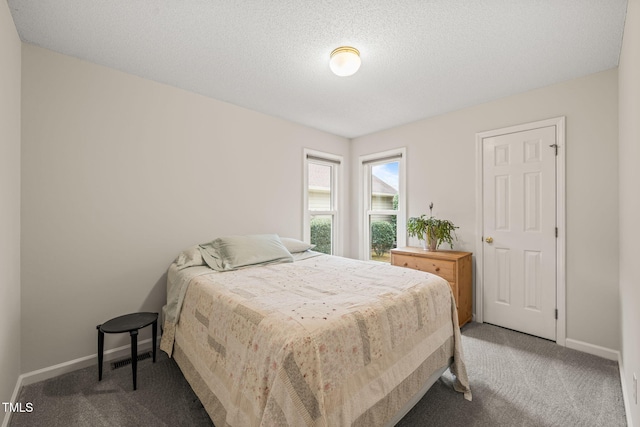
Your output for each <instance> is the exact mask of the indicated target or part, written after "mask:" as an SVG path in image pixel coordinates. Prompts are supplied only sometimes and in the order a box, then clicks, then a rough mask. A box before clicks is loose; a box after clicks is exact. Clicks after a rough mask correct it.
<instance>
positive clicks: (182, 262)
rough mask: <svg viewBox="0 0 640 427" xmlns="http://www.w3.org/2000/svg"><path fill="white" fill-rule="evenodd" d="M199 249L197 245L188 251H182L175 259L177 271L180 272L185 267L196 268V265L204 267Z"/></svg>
mask: <svg viewBox="0 0 640 427" xmlns="http://www.w3.org/2000/svg"><path fill="white" fill-rule="evenodd" d="M199 249H200V247H199V246H198V245H195V246H192V247H190V248H189V249H186V250H184V251H182V253H181V254H180V255H178V258H176V261H175V263H176V267H178V270H182V269H183V268H187V267H196V266H198V265H205V264H204V260H203V259H202V254H200V250H199Z"/></svg>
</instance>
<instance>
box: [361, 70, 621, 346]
mask: <svg viewBox="0 0 640 427" xmlns="http://www.w3.org/2000/svg"><path fill="white" fill-rule="evenodd" d="M617 83H618V82H617V70H615V69H614V70H609V71H605V72H602V73H598V74H594V75H590V76H587V77H583V78H580V79H575V80H571V81H567V82H564V83H561V84H556V85H553V86H549V87H545V88H542V89H538V90H534V91H530V92H526V93H523V94H519V95H515V96H511V97H508V98H504V99H501V100H497V101H494V102H490V103H486V104H482V105H478V106H475V107H471V108H466V109H463V110H460V111H455V112H452V113H449V114H444V115H441V116H438V117H433V118H429V119H425V120H421V121H417V122H414V123H411V124H407V125H404V126H400V127H397V128H393V129H389V130H386V131H382V132H377V133H375V134H371V135H367V136H363V137H360V138H356V139H354V140H353V143H352V147H351V155H352V158H351V170H352V183H351V191H352V193H353V194H356V192H357V190H358V188H357V185H358V180H357V176H356V174H357V170H358V169H357V161H358V156H360V155H363V154H369V153H373V152H377V151H383V150H388V149H391V148H395V147H402V146H405V147H407V192H408V204H407V215H408V216H409V217H411V216H417V215H420V214H422V213H427V214H428V212H429V209H428V205H429V203H430V202H433V203H434V204H435V206H434V214H435V215H437V216H439V217H443V218H448V219H450V220H452V221H453V222H454V223H455V224H456V225H458V226H460V229H459V230H458V237H459V238H460V242H459V244H458V245H457V246H456V249H459V250H467V251H471V252H473V251H475V248H476V241H477V239H478V238H479V236H476V235H475V226H476V219H475V200H476V196H475V188H476V187H475V177H476V175H475V174H476V172H475V168H476V157H475V134H476V133H477V132H482V131H487V130H492V129H499V128H503V127H508V126H512V125H517V124H521V123H528V122H533V121H537V120H543V119H548V118H552V117H558V116H566V125H567V130H566V136H567V164H566V171H567V172H566V173H567V189H566V192H567V338H571V339H574V340H578V341H583V342H586V343H590V344H595V345H599V346H603V347H607V348H610V349H614V350H617V349H619V348H620V340H619V332H618V331H619V327H620V322H619V318H618V312H619V307H620V304H619V299H618V271H617V268H616V266H617V264H618V193H617V188H618V175H617V167H618V146H617V139H618V131H617V129H618V114H617V109H618V98H617ZM351 214H352V218H351V221H352V224H353V227H352V234H351V239H352V240H351V243H352V246H351V253H352V254H354V255H355V254H357V238H356V237H357V226H356V224H358V222H357V221H358V212H357V209H355V207H354V209H352V211H351ZM409 243H410V244H414V245H417V241H413V242H412V241H410V242H409Z"/></svg>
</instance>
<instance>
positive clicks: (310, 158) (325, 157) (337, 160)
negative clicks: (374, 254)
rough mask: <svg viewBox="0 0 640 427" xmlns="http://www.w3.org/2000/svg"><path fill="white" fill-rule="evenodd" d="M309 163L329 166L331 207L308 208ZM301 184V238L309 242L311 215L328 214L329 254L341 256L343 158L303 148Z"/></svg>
mask: <svg viewBox="0 0 640 427" xmlns="http://www.w3.org/2000/svg"><path fill="white" fill-rule="evenodd" d="M309 163H314V164H319V165H323V166H331V188H330V193H331V209H330V210H310V209H309ZM303 165H304V167H303V185H302V193H303V197H302V203H303V206H302V209H303V221H302V236H303V238H302V240H303V241H305V242H307V243H311V216H312V215H330V216H332V221H331V224H332V227H331V254H332V255H338V256H342V254H343V242H342V238H341V236H342V233H341V231H342V227H341V226H340V223H341V220H342V215H341V207H342V206H343V203H342V194H343V191H342V188H343V182H342V177H343V176H344V173H343V168H344V159H343V157H342V156H340V155H338V154H332V153H325V152H322V151H316V150H311V149H308V148H305V149H303Z"/></svg>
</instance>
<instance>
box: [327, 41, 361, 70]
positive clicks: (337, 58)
mask: <svg viewBox="0 0 640 427" xmlns="http://www.w3.org/2000/svg"><path fill="white" fill-rule="evenodd" d="M360 63H361V61H360V52H359V51H358V49H356V48H355V47H350V46H341V47H339V48H337V49H334V51H333V52H331V60H330V61H329V66H330V67H331V71H333V73H334V74H335V75H337V76H340V77H346V76H351V75H353V74H355V72H356V71H358V69H359V68H360Z"/></svg>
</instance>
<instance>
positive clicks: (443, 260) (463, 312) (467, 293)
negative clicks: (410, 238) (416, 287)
mask: <svg viewBox="0 0 640 427" xmlns="http://www.w3.org/2000/svg"><path fill="white" fill-rule="evenodd" d="M391 264H392V265H397V266H400V267H408V268H413V269H415V270H420V271H426V272H428V273H433V274H437V275H438V276H440V277H442V278H444V279H445V280H447V281H448V282H449V285H450V286H451V290H452V291H453V296H454V298H455V300H456V307H457V308H458V323H459V324H460V327H462V325H464V324H465V323H467V322H469V321H471V316H472V307H473V289H472V288H473V266H472V263H471V252H458V251H441V250H438V251H433V252H432V251H425V250H424V249H421V248H415V247H406V248H397V249H392V250H391Z"/></svg>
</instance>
